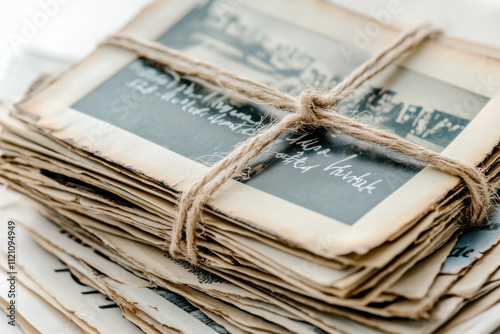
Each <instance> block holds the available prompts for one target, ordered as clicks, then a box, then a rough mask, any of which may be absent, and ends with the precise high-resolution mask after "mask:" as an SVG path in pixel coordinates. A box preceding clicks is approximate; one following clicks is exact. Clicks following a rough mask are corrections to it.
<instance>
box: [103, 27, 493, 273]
mask: <svg viewBox="0 0 500 334" xmlns="http://www.w3.org/2000/svg"><path fill="white" fill-rule="evenodd" d="M437 33H439V31H438V30H437V29H435V28H433V27H430V26H428V25H425V24H424V25H418V26H415V27H413V28H411V29H408V30H406V31H404V32H403V33H401V34H400V35H399V36H398V37H397V38H396V39H395V40H394V41H393V42H392V43H389V44H388V45H387V46H386V47H385V48H383V49H382V50H380V51H379V52H378V53H376V54H375V55H374V56H372V57H371V58H370V59H368V60H367V61H366V62H365V63H363V64H362V65H361V66H359V67H358V68H357V69H356V70H354V71H353V72H352V73H351V74H350V75H349V76H347V77H346V78H345V79H344V80H342V81H341V82H340V83H339V84H337V85H336V86H335V87H334V88H333V89H331V90H330V91H329V92H327V93H322V92H320V91H318V90H316V89H308V90H305V91H304V92H302V93H301V94H300V95H299V96H298V97H293V96H290V95H288V94H286V93H283V92H280V91H277V90H275V89H273V88H271V87H269V86H266V85H264V84H261V83H259V82H256V81H253V80H250V79H247V78H244V77H242V76H240V75H238V74H235V73H233V72H230V71H228V70H226V69H224V68H220V67H218V66H215V65H213V64H210V63H207V62H204V61H201V60H198V59H194V58H191V57H189V56H188V55H185V54H183V53H181V52H179V51H176V50H173V49H170V48H168V47H165V46H162V45H160V44H157V43H154V42H150V41H145V40H142V39H139V38H135V37H133V36H128V35H123V34H121V35H114V36H110V37H109V38H108V39H107V40H106V41H104V42H103V44H107V45H114V46H118V47H120V48H124V49H127V50H130V51H132V52H135V53H136V54H137V55H138V56H141V57H144V58H146V59H150V60H153V61H155V62H157V63H159V64H161V65H163V66H165V67H168V68H169V69H170V70H173V71H177V72H180V73H182V74H184V75H190V76H196V77H198V78H200V79H203V80H204V81H205V82H207V83H209V84H212V85H217V86H219V87H220V88H222V89H225V90H228V91H230V92H232V93H233V94H235V95H236V96H240V97H243V98H245V99H248V100H250V101H253V102H255V103H264V104H267V105H271V106H273V107H275V108H278V109H282V110H284V111H287V112H289V114H287V115H286V116H285V117H283V118H282V119H281V120H279V121H277V122H273V123H271V124H269V125H267V126H264V127H263V128H261V129H260V131H259V133H257V134H256V135H255V136H252V137H249V138H248V139H247V140H245V141H244V142H242V143H240V144H239V145H237V146H236V147H235V149H234V150H233V151H232V152H231V153H230V154H229V155H228V156H226V157H225V158H223V159H221V160H220V161H218V162H217V163H216V164H214V165H213V166H212V167H210V168H209V169H208V170H207V171H206V172H205V173H203V175H200V176H199V177H198V179H197V181H196V182H194V184H193V185H192V187H191V188H189V189H188V190H187V191H185V192H184V193H183V194H182V196H181V198H180V203H179V207H178V214H177V217H176V220H175V221H174V224H173V225H172V237H171V241H170V253H171V254H172V256H174V257H184V258H185V259H187V260H188V261H190V262H191V263H193V264H196V263H198V251H197V246H196V238H197V224H198V222H199V221H201V218H202V212H203V209H204V207H205V205H206V203H207V202H208V200H209V199H210V198H211V197H212V195H213V194H214V193H215V192H216V191H217V190H218V189H220V187H222V186H223V185H224V184H225V183H226V182H228V181H229V180H230V179H232V178H233V177H234V176H236V175H238V174H239V173H241V171H243V170H244V169H245V168H246V167H247V166H248V165H249V163H250V162H251V160H252V159H254V158H255V157H257V156H258V155H259V154H260V153H261V152H262V151H263V150H264V149H265V148H266V147H267V146H268V145H269V144H270V143H272V142H273V141H274V140H276V139H277V138H278V137H279V136H280V134H282V133H284V132H286V131H298V130H304V129H306V128H311V127H312V128H318V127H322V128H325V129H327V130H329V131H338V132H341V133H343V134H346V135H349V136H351V137H353V138H355V139H358V140H363V141H366V142H370V143H372V144H374V145H378V146H381V147H384V148H387V149H390V150H393V151H395V152H399V153H402V154H404V155H406V156H410V157H412V158H414V159H416V160H418V161H420V162H423V163H426V164H429V165H432V166H433V167H435V168H437V169H439V170H441V171H443V172H446V173H449V174H451V175H454V176H457V177H459V178H461V179H462V180H463V182H464V184H465V186H466V187H467V188H468V189H469V202H470V205H469V207H468V211H467V217H468V219H469V220H470V222H471V225H477V224H479V223H480V222H481V221H482V220H483V218H485V216H486V214H487V211H488V208H489V207H490V203H491V198H492V195H493V193H494V190H493V189H492V187H490V185H489V184H488V180H487V178H486V176H485V175H484V173H483V172H482V171H481V170H480V169H478V168H476V167H475V166H469V165H466V164H464V163H462V162H460V161H457V160H454V159H452V158H449V157H446V156H443V155H441V154H440V153H436V152H434V151H432V150H429V149H427V148H425V147H422V146H420V145H417V144H414V143H412V142H410V141H408V140H406V139H403V138H401V137H399V136H397V135H394V134H391V133H389V132H387V131H383V130H380V129H377V128H375V127H371V126H369V125H367V124H363V123H359V122H357V121H356V120H354V119H351V118H349V117H346V116H344V115H341V114H339V113H336V112H335V107H336V106H337V104H338V103H339V102H340V101H342V100H343V99H345V98H346V97H347V96H349V94H350V93H351V92H353V91H354V90H355V89H356V88H358V87H359V86H360V85H362V84H363V83H365V82H366V81H367V80H369V79H371V78H372V77H373V76H375V75H376V74H377V73H379V72H380V71H382V70H384V69H385V68H387V67H388V66H389V65H391V64H393V63H394V62H395V61H397V60H398V59H399V58H401V57H402V56H403V55H404V54H406V53H407V52H408V51H410V50H411V49H413V48H415V47H417V46H418V45H419V44H420V43H421V42H422V41H423V40H425V39H427V38H429V37H430V36H433V35H435V34H437ZM184 239H185V240H184Z"/></svg>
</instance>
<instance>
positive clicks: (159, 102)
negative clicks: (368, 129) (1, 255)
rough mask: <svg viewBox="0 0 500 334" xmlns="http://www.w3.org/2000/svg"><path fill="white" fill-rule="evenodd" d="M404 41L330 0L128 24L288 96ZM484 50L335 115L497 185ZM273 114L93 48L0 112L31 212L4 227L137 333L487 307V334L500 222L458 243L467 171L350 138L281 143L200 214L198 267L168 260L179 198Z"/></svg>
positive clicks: (433, 322) (352, 321)
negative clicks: (104, 301)
mask: <svg viewBox="0 0 500 334" xmlns="http://www.w3.org/2000/svg"><path fill="white" fill-rule="evenodd" d="M306 12H307V13H308V15H307V16H304V15H303V13H306ZM373 27H376V33H374V30H373V29H374V28H373ZM398 31H399V30H398V29H397V28H395V27H392V26H388V25H386V24H384V23H382V22H377V21H373V20H370V19H368V18H365V17H362V16H360V15H358V14H355V13H351V12H348V11H345V10H343V9H341V8H337V7H335V6H332V5H330V4H327V3H324V2H320V1H299V0H293V1H290V0H289V1H284V0H275V1H271V2H269V1H263V0H257V1H252V2H245V3H239V2H238V3H231V5H229V4H225V6H221V2H220V1H196V0H189V1H182V2H180V1H173V0H162V1H157V2H154V3H153V4H152V5H151V6H150V7H148V8H147V9H146V10H145V11H143V12H142V13H141V14H140V15H139V16H138V17H136V18H135V19H134V20H133V21H132V22H131V23H129V24H128V25H127V26H126V27H125V28H124V30H123V31H122V33H125V34H129V35H132V36H135V37H138V38H142V39H145V40H152V41H156V42H157V43H159V44H162V45H166V46H168V47H170V48H174V49H178V50H180V51H181V52H184V53H186V54H188V55H190V56H193V57H196V58H199V59H203V60H205V61H210V62H212V63H214V64H217V65H219V66H222V67H224V68H225V69H229V70H231V71H234V72H237V73H239V74H241V75H244V76H246V77H249V78H252V79H254V80H258V81H260V82H262V83H265V84H268V85H270V86H272V87H274V88H278V89H280V90H285V91H287V92H290V93H292V94H298V93H300V91H301V90H303V89H305V88H307V87H311V86H313V87H321V88H323V89H328V88H330V87H333V86H334V85H335V84H336V83H338V82H339V81H340V80H341V79H342V78H343V77H345V76H346V75H348V74H349V73H351V72H352V71H353V70H354V69H355V68H356V67H357V66H358V65H360V64H361V63H362V62H363V61H364V60H366V59H368V58H369V56H370V55H371V54H373V53H375V52H376V51H377V50H379V49H380V48H382V47H383V46H384V45H386V44H387V43H388V42H390V41H391V40H392V39H394V38H395V36H397V33H398ZM477 51H478V50H477V48H475V47H474V46H470V45H468V44H467V43H465V42H457V41H450V40H449V39H447V38H446V37H441V38H440V39H438V40H436V41H428V42H425V43H424V44H422V45H421V46H420V47H419V48H417V49H416V50H415V51H413V52H412V53H411V54H410V55H407V56H406V57H405V58H404V59H402V60H401V61H399V62H398V63H395V64H393V65H391V66H390V67H389V68H387V69H386V70H384V71H382V72H381V73H380V74H378V75H377V76H375V77H374V79H371V80H370V81H369V82H367V83H366V84H365V85H363V86H362V87H361V88H360V89H358V90H357V91H356V92H354V93H353V94H351V96H349V97H348V98H347V99H346V100H345V101H343V102H342V103H341V104H340V105H339V106H338V110H337V111H336V112H339V113H343V114H347V115H349V116H352V117H355V118H356V119H358V120H359V121H360V122H366V123H368V124H372V125H374V126H376V127H378V128H381V129H384V130H387V131H389V132H392V133H395V134H397V135H399V136H401V137H403V138H405V139H407V140H409V141H412V142H414V143H417V144H419V145H421V146H424V147H426V148H429V149H431V150H434V151H436V152H440V153H441V154H442V155H444V156H447V157H451V158H453V159H457V160H459V161H460V162H462V163H465V164H469V165H473V166H477V167H480V168H481V170H482V171H484V173H485V175H486V176H487V178H488V180H489V181H490V184H491V186H492V187H493V188H495V189H496V188H498V187H499V186H500V184H499V182H500V181H499V175H498V174H499V171H500V166H499V163H498V160H499V151H498V149H497V147H498V143H499V142H500V133H499V132H498V125H499V124H500V112H499V110H500V96H499V94H498V92H497V90H498V87H497V86H498V85H499V84H500V82H499V81H498V80H497V79H496V78H499V77H500V61H498V60H496V59H495V58H494V57H491V54H489V55H488V56H486V55H483V54H480V53H477ZM491 53H494V50H492V51H491ZM499 54H500V52H499ZM281 116H282V111H279V110H274V109H272V108H271V107H269V106H266V105H258V104H254V103H251V102H249V101H245V100H243V99H241V98H240V97H235V96H232V95H231V94H230V93H229V92H226V91H224V90H221V89H220V88H219V87H215V86H212V85H208V84H206V83H204V82H203V81H202V80H201V79H199V78H196V77H191V76H186V75H183V73H177V72H174V71H172V70H171V69H169V68H167V67H165V66H162V64H157V63H154V62H152V61H150V60H148V59H142V58H140V59H138V58H137V56H136V55H135V54H134V53H133V52H131V51H128V50H124V49H121V48H119V47H115V46H110V45H103V46H100V47H98V48H97V49H96V51H95V52H94V53H93V54H91V55H90V56H89V57H87V58H86V59H85V60H83V61H82V62H80V63H79V64H77V65H76V66H74V67H73V68H71V69H70V70H68V71H67V72H65V73H64V74H63V75H61V76H59V77H58V78H57V79H52V80H49V81H46V82H45V83H43V84H41V85H37V87H34V89H33V91H32V92H31V93H30V94H29V96H28V97H27V98H25V99H24V100H23V101H22V102H20V103H18V104H17V105H16V106H15V107H14V108H11V109H10V110H8V111H7V110H5V112H3V113H2V118H1V125H2V132H1V136H0V147H1V151H2V160H1V162H2V163H1V165H0V179H1V181H2V182H4V183H5V184H7V185H8V186H9V187H10V188H12V189H13V190H15V191H17V192H19V193H21V194H23V195H26V196H27V197H30V198H31V199H32V200H33V201H32V202H30V203H29V204H26V203H25V200H24V201H23V202H22V203H18V204H16V205H17V206H16V205H15V206H13V207H11V213H9V217H13V218H14V219H15V220H16V221H18V222H19V224H20V225H22V229H24V231H25V232H26V240H29V241H26V243H27V244H30V245H31V246H30V247H33V250H34V252H35V249H36V248H37V247H42V248H43V249H45V250H46V252H48V253H46V252H42V251H40V250H36V253H39V254H44V256H45V255H46V256H47V258H51V259H53V258H54V257H55V258H58V259H59V260H61V261H62V262H63V263H64V265H65V266H66V268H67V269H68V270H69V271H70V272H71V273H72V275H73V276H74V277H77V278H78V280H79V281H80V282H82V283H84V284H86V285H87V286H88V287H90V288H91V289H94V290H95V291H98V292H100V293H103V294H105V295H107V296H108V297H109V298H110V299H111V300H113V301H114V303H116V305H117V306H118V307H119V308H120V309H121V311H122V313H123V315H124V317H125V318H126V319H128V320H130V321H131V322H133V323H134V324H135V325H137V327H139V328H140V329H142V330H143V331H144V332H147V333H166V332H186V333H188V332H192V333H201V332H203V333H205V332H207V333H208V332H210V331H215V332H218V333H226V332H230V333H318V332H320V333H321V332H327V333H338V332H340V333H415V334H417V333H431V332H435V331H441V332H453V331H455V332H456V333H462V332H463V330H464V328H470V326H473V324H474V323H475V321H477V319H478V318H477V317H478V316H483V318H482V319H483V321H484V322H487V323H488V324H492V325H490V327H492V328H490V327H484V328H487V329H484V330H489V331H491V330H494V329H495V328H496V327H498V325H500V324H499V323H498V320H497V319H495V317H494V316H492V315H491V314H494V312H493V313H487V312H489V310H494V307H496V306H494V305H495V304H496V303H497V302H498V301H500V256H499V255H500V246H498V245H497V243H498V241H499V239H500V216H498V215H497V214H496V212H497V211H495V210H492V214H491V215H490V216H489V217H488V219H487V220H486V221H485V222H482V224H481V225H480V227H477V228H475V229H472V230H470V229H469V230H466V231H465V232H464V231H463V227H464V226H467V224H471V222H469V221H468V220H467V216H466V215H465V213H466V212H467V208H468V205H469V192H468V189H467V188H466V187H465V186H464V184H463V182H462V181H461V180H460V179H459V178H457V177H455V176H453V175H448V174H446V173H443V172H441V171H439V170H438V169H436V168H434V167H433V166H425V165H423V164H422V163H420V162H418V161H415V160H414V159H412V158H411V157H406V156H402V155H401V154H397V153H395V152H393V151H390V150H387V149H383V148H380V147H376V146H374V145H372V144H370V143H366V142H360V141H358V140H354V139H353V138H351V137H349V136H347V135H344V134H342V133H328V132H325V131H322V130H317V131H314V132H303V133H302V132H299V133H284V134H283V135H282V136H280V138H279V139H278V140H276V142H275V143H273V144H272V145H271V146H270V147H269V148H268V149H267V150H266V151H265V152H264V153H262V154H261V155H260V156H259V157H257V158H256V159H255V161H253V162H252V164H251V166H249V168H248V171H249V172H248V175H245V177H241V178H239V179H238V180H236V179H235V180H231V182H229V183H228V184H226V185H224V186H223V187H222V188H221V189H220V190H219V191H218V192H217V193H216V194H215V195H214V196H213V197H212V198H211V199H210V200H209V202H208V203H207V204H206V206H205V208H204V212H203V216H202V218H201V222H200V224H199V229H198V235H197V240H198V241H197V244H198V246H199V249H198V250H199V258H200V264H199V265H198V266H194V265H192V264H190V263H189V262H187V261H185V260H183V259H179V258H172V257H171V256H170V255H169V253H168V247H169V243H170V240H171V233H172V223H173V221H174V220H175V217H176V210H177V208H176V206H177V204H178V201H179V198H180V195H181V194H182V193H183V192H185V191H186V190H187V189H189V187H190V186H192V185H193V184H194V183H195V182H196V180H197V179H198V176H199V175H200V173H202V172H204V171H205V170H207V168H209V166H210V165H211V164H213V163H214V162H216V161H218V160H219V159H221V158H222V157H224V156H225V155H227V154H228V153H229V152H231V150H232V149H233V147H234V146H235V145H236V144H237V143H238V142H240V141H243V140H244V139H246V138H247V137H248V136H250V135H252V134H254V133H255V132H256V131H258V127H259V126H260V125H261V124H265V123H268V122H270V121H272V120H273V119H277V118H279V117H281ZM26 206H29V207H30V208H31V207H33V208H36V210H37V212H39V214H41V215H42V216H44V217H45V218H42V217H40V216H36V215H37V214H35V213H33V212H32V211H31V210H27V209H23V207H26ZM28 212H29V214H31V215H35V216H36V217H35V216H29V215H28ZM49 253H50V254H52V255H50V254H49ZM25 261H26V263H25V265H23V272H24V274H23V277H26V280H25V281H24V282H23V281H22V280H21V282H22V284H23V285H25V286H26V287H27V288H28V289H30V290H32V291H36V290H38V289H39V288H40V289H41V290H43V291H44V292H43V293H41V294H40V295H39V296H40V297H41V298H42V299H44V300H45V302H46V303H49V304H50V305H51V306H52V307H53V308H56V309H58V310H60V311H61V312H63V313H64V312H67V313H68V314H67V316H68V317H69V318H70V319H71V320H72V321H73V322H74V323H75V324H77V325H78V326H79V327H80V328H82V330H83V331H85V332H106V330H108V329H106V328H107V327H105V326H106V325H108V322H111V320H109V319H107V320H103V322H102V323H101V322H99V321H98V320H97V318H96V323H89V322H87V321H86V320H85V318H84V315H82V316H81V317H80V316H79V315H78V313H75V311H74V309H73V308H72V304H71V303H72V301H71V300H69V297H68V299H67V300H66V299H65V300H64V301H61V300H60V299H59V298H57V297H56V296H55V295H54V294H55V292H53V291H52V290H51V285H50V284H55V283H51V282H50V279H48V280H47V281H42V280H41V279H40V280H39V281H37V280H34V279H32V280H30V278H33V277H34V276H37V275H42V276H41V277H45V276H43V273H38V272H36V270H38V269H37V266H36V264H37V259H36V258H35V257H33V258H31V259H30V258H28V257H27V258H26V260H25ZM40 270H41V269H40ZM90 288H89V289H90ZM51 301H52V302H51ZM179 309H180V310H179ZM485 311H486V312H485ZM483 312H485V313H483ZM487 314H490V316H488V315H487ZM485 319H487V320H485ZM120 321H121V320H120ZM120 321H118V320H116V323H117V324H118V323H120V324H121V322H120ZM80 324H81V326H80ZM127 325H128V322H126V323H124V324H123V326H124V329H123V330H124V331H126V330H129V331H132V330H131V329H130V328H128V327H127V329H125V327H126V326H127ZM85 326H87V327H85ZM117 326H118V325H117ZM203 326H205V327H203ZM114 330H116V328H114ZM485 333H486V332H485Z"/></svg>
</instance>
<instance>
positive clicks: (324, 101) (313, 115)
mask: <svg viewBox="0 0 500 334" xmlns="http://www.w3.org/2000/svg"><path fill="white" fill-rule="evenodd" d="M297 100H298V102H297V104H298V106H297V112H296V114H297V116H298V117H299V118H300V120H301V121H302V122H303V123H304V126H310V127H314V128H316V127H320V126H322V125H323V124H322V123H323V121H322V120H323V116H324V113H325V111H326V110H328V109H331V108H333V107H334V106H335V105H336V104H337V101H334V100H330V99H329V98H328V95H326V94H322V93H321V92H320V91H318V90H317V89H308V90H305V91H303V92H302V93H301V94H300V95H299V97H298V98H297Z"/></svg>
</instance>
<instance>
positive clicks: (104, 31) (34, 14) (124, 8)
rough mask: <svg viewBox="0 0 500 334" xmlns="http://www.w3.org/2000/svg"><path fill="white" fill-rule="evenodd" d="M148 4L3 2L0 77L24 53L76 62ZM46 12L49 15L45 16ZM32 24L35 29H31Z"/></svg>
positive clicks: (0, 9) (139, 1) (138, 1)
mask: <svg viewBox="0 0 500 334" xmlns="http://www.w3.org/2000/svg"><path fill="white" fill-rule="evenodd" d="M148 3H150V0H133V1H123V0H105V1H102V0H0V50H2V52H0V74H1V73H3V72H4V70H5V67H6V64H7V62H8V61H9V59H10V58H13V57H18V56H20V54H21V53H22V52H23V51H25V50H31V51H33V52H35V53H37V54H45V55H47V56H50V57H54V58H57V59H63V60H66V61H71V62H74V61H77V60H78V59H81V58H82V57H84V56H85V55H86V54H88V53H89V52H90V51H92V50H93V49H94V48H95V46H96V44H97V43H99V41H101V40H102V39H104V38H105V37H106V36H107V35H109V34H111V33H113V32H115V31H117V30H118V29H120V28H121V27H122V26H123V25H124V24H125V23H127V22H128V21H129V20H130V19H131V18H132V17H133V16H134V15H135V14H136V13H137V11H139V10H140V9H141V8H142V7H143V6H145V5H146V4H148ZM43 4H45V6H44V5H43ZM44 7H45V11H44V9H43V8H44ZM47 12H48V13H49V14H50V15H47V14H44V13H47ZM44 17H45V18H48V19H47V20H46V22H44ZM37 18H38V19H39V20H40V21H36V20H37ZM37 22H39V24H38V26H39V27H37V26H36V25H35V23H37ZM30 24H31V28H33V27H34V28H35V29H31V30H30Z"/></svg>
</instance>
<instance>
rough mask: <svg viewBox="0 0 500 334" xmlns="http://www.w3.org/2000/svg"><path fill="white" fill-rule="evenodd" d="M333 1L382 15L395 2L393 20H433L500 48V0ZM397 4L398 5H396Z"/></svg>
mask: <svg viewBox="0 0 500 334" xmlns="http://www.w3.org/2000/svg"><path fill="white" fill-rule="evenodd" d="M329 1H330V2H333V3H336V4H338V5H341V6H344V7H346V8H350V9H352V10H357V11H361V12H363V13H366V14H369V15H372V16H374V15H379V13H380V12H382V11H388V10H389V8H390V6H391V4H392V3H395V4H398V5H399V6H397V8H401V9H400V10H398V11H400V12H399V13H398V14H393V15H391V20H393V22H403V23H404V22H406V23H418V22H423V21H426V22H430V23H432V24H433V25H435V26H437V27H440V28H442V29H443V30H444V32H445V33H446V34H449V35H453V36H456V37H461V38H465V39H470V40H474V41H477V42H481V43H485V44H490V45H493V46H497V47H500V38H499V36H498V31H500V1H498V0H438V1H437V0H418V1H417V0H356V1H352V0H329ZM393 6H394V5H393Z"/></svg>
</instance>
